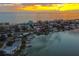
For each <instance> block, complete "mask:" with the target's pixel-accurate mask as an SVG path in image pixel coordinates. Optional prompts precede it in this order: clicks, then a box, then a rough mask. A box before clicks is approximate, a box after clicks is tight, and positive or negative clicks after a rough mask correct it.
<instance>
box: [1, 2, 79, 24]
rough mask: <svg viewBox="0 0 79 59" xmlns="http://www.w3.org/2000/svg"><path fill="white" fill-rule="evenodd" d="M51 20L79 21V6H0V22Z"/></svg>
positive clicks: (36, 4) (37, 4) (47, 4)
mask: <svg viewBox="0 0 79 59" xmlns="http://www.w3.org/2000/svg"><path fill="white" fill-rule="evenodd" d="M21 11H22V12H21ZM29 11H32V12H29ZM34 11H40V12H34ZM44 11H46V12H44ZM53 19H65V20H68V19H69V20H70V19H79V4H78V3H76V4H74V3H71V4H67V3H65V4H61V3H59V4H49V3H45V4H41V3H35V4H28V3H27V4H0V22H11V23H20V22H27V21H28V20H53Z"/></svg>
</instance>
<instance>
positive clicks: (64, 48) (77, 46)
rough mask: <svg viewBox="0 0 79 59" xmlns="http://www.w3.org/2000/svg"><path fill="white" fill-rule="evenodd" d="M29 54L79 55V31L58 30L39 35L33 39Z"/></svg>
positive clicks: (28, 50)
mask: <svg viewBox="0 0 79 59" xmlns="http://www.w3.org/2000/svg"><path fill="white" fill-rule="evenodd" d="M31 44H32V47H31V48H28V49H27V50H26V51H27V52H28V55H38V56H55V55H56V56H60V55H62V56H63V55H79V32H57V33H50V34H49V35H41V36H37V37H36V38H34V39H33V40H32V41H31Z"/></svg>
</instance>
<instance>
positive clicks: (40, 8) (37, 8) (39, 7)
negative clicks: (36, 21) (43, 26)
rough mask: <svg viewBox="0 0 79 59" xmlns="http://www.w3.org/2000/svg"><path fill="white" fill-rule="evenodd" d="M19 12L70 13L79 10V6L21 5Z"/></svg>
mask: <svg viewBox="0 0 79 59" xmlns="http://www.w3.org/2000/svg"><path fill="white" fill-rule="evenodd" d="M16 9H17V10H26V11H44V10H48V11H54V10H55V11H70V10H79V4H78V3H76V4H74V3H70V4H67V3H65V4H45V5H44V4H29V5H20V6H18V7H16Z"/></svg>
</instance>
